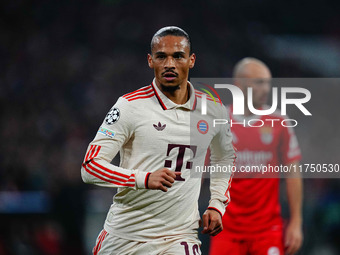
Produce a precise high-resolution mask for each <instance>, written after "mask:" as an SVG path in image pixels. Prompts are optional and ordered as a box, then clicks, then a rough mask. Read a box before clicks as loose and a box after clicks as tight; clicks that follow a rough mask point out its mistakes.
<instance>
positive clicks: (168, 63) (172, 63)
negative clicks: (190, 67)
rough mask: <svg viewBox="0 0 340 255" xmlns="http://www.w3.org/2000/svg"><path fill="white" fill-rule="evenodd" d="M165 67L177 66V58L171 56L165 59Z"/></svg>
mask: <svg viewBox="0 0 340 255" xmlns="http://www.w3.org/2000/svg"><path fill="white" fill-rule="evenodd" d="M164 67H165V68H166V69H168V68H174V67H175V60H174V58H173V57H171V56H169V57H167V58H166V59H165V63H164Z"/></svg>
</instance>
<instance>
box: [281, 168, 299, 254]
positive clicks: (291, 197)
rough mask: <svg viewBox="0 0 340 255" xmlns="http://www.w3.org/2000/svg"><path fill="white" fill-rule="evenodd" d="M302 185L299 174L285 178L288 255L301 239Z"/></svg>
mask: <svg viewBox="0 0 340 255" xmlns="http://www.w3.org/2000/svg"><path fill="white" fill-rule="evenodd" d="M292 165H298V162H293V163H292ZM302 186H303V184H302V179H301V176H296V175H294V176H288V178H287V179H286V187H287V197H288V203H289V211H290V219H289V223H288V226H287V229H286V233H285V248H286V252H287V254H289V255H292V254H295V253H296V252H297V251H298V250H299V249H300V248H301V245H302V241H303V233H302Z"/></svg>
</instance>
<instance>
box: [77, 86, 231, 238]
mask: <svg viewBox="0 0 340 255" xmlns="http://www.w3.org/2000/svg"><path fill="white" fill-rule="evenodd" d="M188 86H189V89H190V98H189V100H188V101H187V102H186V103H185V104H183V105H178V104H175V103H174V102H172V101H171V100H170V99H168V98H167V97H166V96H165V95H164V94H163V93H162V92H161V91H160V90H159V89H158V87H157V86H156V85H155V81H153V83H152V84H151V85H149V86H146V87H143V88H141V89H138V90H136V91H134V92H132V93H128V94H126V95H124V96H122V97H120V98H119V99H118V101H117V102H116V104H115V105H114V106H113V107H112V109H111V110H110V111H109V113H108V114H107V115H106V117H105V119H104V121H103V123H102V125H101V126H100V128H99V130H98V132H97V134H96V136H95V138H94V140H93V141H92V142H91V143H90V145H89V147H88V149H87V152H86V155H85V158H84V162H83V164H82V169H81V173H82V178H83V180H84V182H86V183H92V184H96V185H99V186H105V187H118V192H117V194H116V195H115V196H114V198H113V204H112V205H111V208H110V210H109V212H108V214H107V218H106V221H105V225H104V228H105V230H106V231H107V232H109V233H110V234H111V235H115V236H119V237H120V238H126V239H129V240H135V241H147V240H150V239H153V238H158V237H162V236H165V235H166V236H173V235H189V236H192V235H195V236H197V229H198V227H199V218H200V217H199V212H198V197H199V193H200V185H201V178H200V177H201V175H197V173H196V174H195V175H193V174H192V173H193V171H194V170H195V169H196V166H203V165H204V159H205V155H206V151H207V149H208V147H209V146H210V150H211V154H212V156H211V158H212V164H219V165H225V166H228V165H233V163H234V159H235V155H234V149H233V146H232V136H231V132H230V128H229V126H228V124H227V125H219V126H217V127H213V119H221V118H223V119H225V118H226V116H227V111H226V108H225V107H224V106H223V105H222V104H215V103H214V102H213V101H212V100H210V98H208V100H207V102H208V112H207V115H202V114H201V97H202V93H201V92H198V91H195V90H194V87H193V86H192V85H191V84H190V83H188ZM118 152H120V165H119V166H115V165H112V164H111V163H110V162H111V161H112V159H113V158H114V157H115V155H116V154H117V153H118ZM163 167H167V168H169V169H171V170H173V171H177V172H181V175H180V176H177V178H176V180H175V182H174V183H173V186H172V187H171V188H168V191H167V192H163V191H161V190H150V189H147V187H146V186H147V181H148V175H149V174H150V173H152V172H154V171H156V170H158V169H161V168H163ZM222 177H223V178H222ZM222 177H221V176H219V178H211V185H210V191H211V200H210V202H209V207H211V208H213V209H215V210H217V211H219V212H220V213H221V214H222V215H223V214H224V212H225V207H226V206H227V204H228V203H229V187H230V182H231V177H230V173H224V174H223V176H222Z"/></svg>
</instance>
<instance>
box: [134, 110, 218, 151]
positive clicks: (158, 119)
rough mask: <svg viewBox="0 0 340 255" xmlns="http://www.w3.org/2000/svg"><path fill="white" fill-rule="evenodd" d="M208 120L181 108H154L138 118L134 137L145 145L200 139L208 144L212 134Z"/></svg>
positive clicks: (183, 142) (191, 142)
mask: <svg viewBox="0 0 340 255" xmlns="http://www.w3.org/2000/svg"><path fill="white" fill-rule="evenodd" d="M208 122H209V121H205V120H204V119H202V117H201V116H200V115H199V114H196V113H194V112H193V111H189V110H186V109H183V108H178V109H177V108H176V109H170V110H161V111H157V110H154V111H150V112H148V113H147V114H146V115H145V116H144V117H143V118H140V121H139V122H138V124H137V125H136V127H135V130H134V138H135V141H139V142H142V143H143V144H144V145H147V146H153V145H155V144H156V145H161V144H169V143H172V144H176V143H178V144H188V145H192V144H193V143H197V141H202V140H206V142H204V144H207V145H206V146H208V144H209V143H210V141H211V139H212V137H213V135H214V134H213V129H210V125H209V124H208Z"/></svg>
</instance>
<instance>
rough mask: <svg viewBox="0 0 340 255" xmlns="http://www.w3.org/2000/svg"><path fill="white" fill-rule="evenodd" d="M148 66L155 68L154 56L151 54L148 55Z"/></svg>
mask: <svg viewBox="0 0 340 255" xmlns="http://www.w3.org/2000/svg"><path fill="white" fill-rule="evenodd" d="M148 64H149V67H150V68H153V62H152V56H151V54H150V53H149V54H148Z"/></svg>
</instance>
